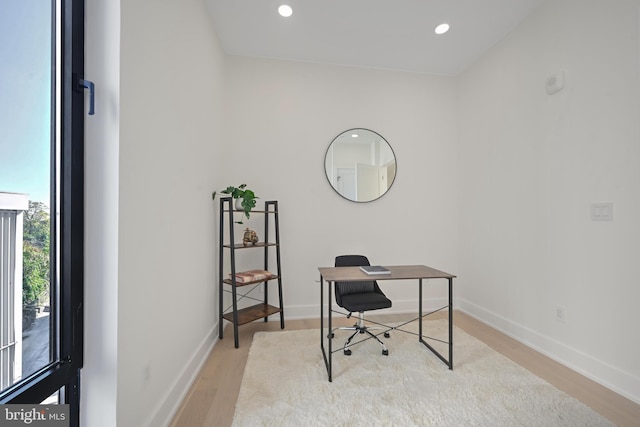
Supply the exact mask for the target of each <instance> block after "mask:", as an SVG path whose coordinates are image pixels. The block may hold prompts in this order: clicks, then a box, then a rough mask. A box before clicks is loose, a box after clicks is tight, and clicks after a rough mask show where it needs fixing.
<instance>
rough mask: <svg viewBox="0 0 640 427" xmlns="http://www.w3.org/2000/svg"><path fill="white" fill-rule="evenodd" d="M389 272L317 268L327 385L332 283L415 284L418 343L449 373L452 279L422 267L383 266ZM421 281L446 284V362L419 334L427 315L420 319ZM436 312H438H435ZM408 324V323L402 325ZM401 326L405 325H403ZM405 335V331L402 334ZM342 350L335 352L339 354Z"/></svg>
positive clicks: (389, 328) (329, 355) (451, 357)
mask: <svg viewBox="0 0 640 427" xmlns="http://www.w3.org/2000/svg"><path fill="white" fill-rule="evenodd" d="M385 267H386V268H388V269H389V271H390V272H391V274H376V275H368V274H366V273H364V272H363V271H362V270H360V268H359V267H319V268H318V271H320V348H321V349H322V356H323V357H324V363H325V366H326V368H327V374H328V376H329V381H332V377H331V356H332V354H333V353H334V350H333V347H332V329H331V327H332V326H331V323H332V322H331V318H332V313H333V310H332V309H331V304H332V295H331V294H332V288H333V286H331V285H332V283H335V282H356V281H370V280H376V281H382V280H407V279H414V280H418V284H419V286H418V317H416V318H415V319H413V320H412V321H415V320H419V327H418V340H419V341H420V342H421V343H422V344H424V345H425V346H426V347H427V348H428V349H429V350H431V351H432V352H433V353H434V354H435V355H436V356H438V357H439V358H440V360H442V361H443V362H444V363H445V364H446V365H447V366H448V367H449V369H453V279H454V278H455V277H456V276H454V275H453V274H449V273H445V272H444V271H440V270H436V269H435V268H431V267H427V266H425V265H396V266H385ZM423 279H446V280H447V281H448V282H449V302H448V305H447V306H445V307H443V308H448V311H449V341H448V342H447V344H448V345H449V358H448V359H446V358H445V357H444V356H442V355H441V354H440V353H439V352H438V351H437V350H436V349H434V348H433V347H432V346H431V345H429V343H427V342H426V341H425V340H424V335H423V333H422V332H423V331H422V318H423V317H425V316H428V315H429V314H432V313H433V312H431V313H427V314H425V315H423V313H422V282H423ZM325 281H326V282H327V284H328V286H327V294H328V298H327V304H326V306H327V318H328V330H329V333H327V334H325V332H324V312H323V310H324V305H325V304H324V292H323V291H324V283H325ZM437 311H439V310H437ZM406 323H410V322H406ZM406 323H405V324H406ZM386 328H388V329H387V331H390V330H399V331H402V330H401V329H397V328H396V327H395V326H386ZM402 332H407V331H402ZM325 340H327V341H328V346H327V348H325ZM341 349H342V348H340V349H338V350H336V351H339V350H341Z"/></svg>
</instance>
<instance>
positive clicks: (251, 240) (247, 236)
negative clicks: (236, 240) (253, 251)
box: [242, 227, 258, 246]
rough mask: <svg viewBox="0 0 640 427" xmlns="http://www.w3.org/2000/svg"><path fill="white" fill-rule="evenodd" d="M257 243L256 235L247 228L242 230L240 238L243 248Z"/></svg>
mask: <svg viewBox="0 0 640 427" xmlns="http://www.w3.org/2000/svg"><path fill="white" fill-rule="evenodd" d="M256 243H258V235H257V234H256V232H255V231H253V230H250V229H249V228H248V227H247V229H246V230H244V236H243V237H242V244H243V245H245V246H249V245H255V244H256Z"/></svg>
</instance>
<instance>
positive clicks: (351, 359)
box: [233, 321, 613, 427]
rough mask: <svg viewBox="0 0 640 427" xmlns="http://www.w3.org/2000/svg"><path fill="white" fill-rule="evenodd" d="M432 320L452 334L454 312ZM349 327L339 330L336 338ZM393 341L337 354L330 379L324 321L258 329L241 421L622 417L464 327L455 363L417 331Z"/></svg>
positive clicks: (596, 421)
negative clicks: (298, 327) (384, 351)
mask: <svg viewBox="0 0 640 427" xmlns="http://www.w3.org/2000/svg"><path fill="white" fill-rule="evenodd" d="M425 325H427V326H425V334H428V335H430V336H435V337H446V336H447V332H446V331H447V326H446V321H433V322H425ZM416 327H417V326H416ZM406 328H408V327H406ZM412 329H413V328H412ZM427 331H428V332H427ZM348 334H349V332H348V331H337V332H336V339H335V340H334V346H338V345H340V346H341V345H342V343H344V339H346V337H347V336H348ZM384 341H385V343H386V345H387V347H388V348H389V356H382V355H381V351H380V347H379V345H378V343H376V342H374V341H373V340H368V341H366V342H363V343H361V344H358V345H355V346H353V347H352V351H353V354H352V355H351V356H344V355H343V354H342V351H338V352H336V353H334V354H333V382H332V383H330V382H328V381H327V371H326V369H325V365H324V361H323V358H322V352H321V350H320V331H319V330H302V331H278V332H258V333H256V335H255V337H254V339H253V344H252V345H251V349H250V352H249V359H248V361H247V365H246V369H245V373H244V377H243V379H242V385H241V388H240V395H239V397H238V401H237V404H236V411H235V415H234V421H233V425H234V426H251V427H256V426H456V427H457V426H492V427H495V426H510V427H511V426H612V425H613V424H612V423H611V422H609V421H608V420H606V419H605V418H603V417H602V416H600V415H599V414H598V413H596V412H595V411H593V410H592V409H590V408H589V407H587V406H586V405H584V404H582V403H581V402H579V401H578V400H576V399H574V398H572V397H570V396H569V395H567V394H565V393H563V392H561V391H559V390H558V389H556V388H555V387H553V386H552V385H550V384H549V383H547V382H546V381H543V380H542V379H540V378H538V377H536V376H535V375H533V374H531V373H530V372H529V371H527V370H526V369H524V368H522V367H520V366H519V365H517V364H515V363H514V362H512V361H511V360H509V359H507V358H506V357H504V356H502V355H500V354H499V353H496V352H495V351H493V350H492V349H491V348H489V347H488V346H486V345H485V344H483V343H482V342H480V341H478V340H477V339H475V338H474V337H472V336H470V335H468V334H466V333H465V332H464V331H462V330H460V329H458V328H455V329H454V351H453V356H454V369H453V371H450V370H449V369H448V368H447V366H446V365H445V364H444V363H442V361H440V359H438V358H437V357H436V356H435V355H434V354H433V353H431V352H430V351H429V350H428V349H427V348H426V347H425V346H423V345H422V344H420V343H419V342H418V338H417V337H416V336H414V335H410V334H405V333H401V332H397V331H396V332H392V336H391V338H388V339H385V340H384ZM445 349H446V347H444V346H443V347H442V351H441V353H442V354H444V355H447V354H448V353H447V352H446V350H445ZM438 350H439V351H440V348H438Z"/></svg>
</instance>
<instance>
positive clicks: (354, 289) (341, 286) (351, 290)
mask: <svg viewBox="0 0 640 427" xmlns="http://www.w3.org/2000/svg"><path fill="white" fill-rule="evenodd" d="M363 265H371V264H369V259H368V258H367V257H366V256H364V255H339V256H337V257H336V262H335V266H336V267H361V266H363ZM379 290H380V288H379V287H378V284H377V283H376V282H375V280H371V281H366V282H336V283H335V293H336V302H337V303H338V305H341V297H342V295H348V294H355V293H363V292H379Z"/></svg>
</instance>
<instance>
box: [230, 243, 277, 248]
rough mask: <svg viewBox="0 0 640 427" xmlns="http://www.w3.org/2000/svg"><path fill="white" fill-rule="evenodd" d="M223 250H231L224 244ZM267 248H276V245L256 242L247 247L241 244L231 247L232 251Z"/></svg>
mask: <svg viewBox="0 0 640 427" xmlns="http://www.w3.org/2000/svg"><path fill="white" fill-rule="evenodd" d="M222 246H223V247H225V248H231V245H230V244H225V245H222ZM267 246H278V244H277V243H272V242H258V243H256V244H255V245H249V246H245V245H244V244H242V243H236V244H235V245H233V248H234V249H251V248H265V247H267Z"/></svg>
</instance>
